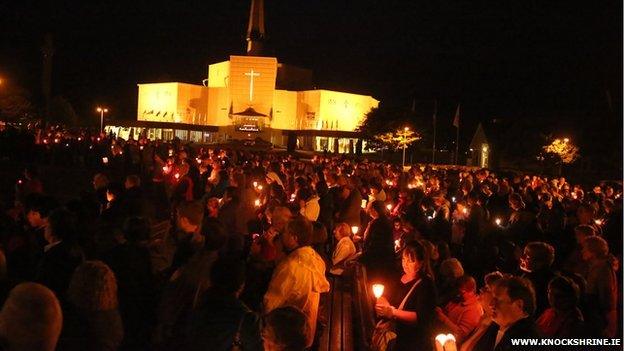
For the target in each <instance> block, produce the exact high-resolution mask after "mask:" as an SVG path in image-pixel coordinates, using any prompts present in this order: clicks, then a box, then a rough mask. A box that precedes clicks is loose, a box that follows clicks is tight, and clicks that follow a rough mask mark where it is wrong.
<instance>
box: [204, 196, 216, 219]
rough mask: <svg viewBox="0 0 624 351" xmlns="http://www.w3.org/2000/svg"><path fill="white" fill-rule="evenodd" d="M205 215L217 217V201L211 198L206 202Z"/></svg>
mask: <svg viewBox="0 0 624 351" xmlns="http://www.w3.org/2000/svg"><path fill="white" fill-rule="evenodd" d="M206 211H207V213H206V215H207V216H208V217H213V218H215V217H217V216H218V215H219V199H218V198H216V197H211V198H209V199H208V201H206Z"/></svg>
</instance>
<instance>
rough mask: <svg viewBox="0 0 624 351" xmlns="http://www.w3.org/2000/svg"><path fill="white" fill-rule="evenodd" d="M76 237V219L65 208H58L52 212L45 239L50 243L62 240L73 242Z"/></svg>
mask: <svg viewBox="0 0 624 351" xmlns="http://www.w3.org/2000/svg"><path fill="white" fill-rule="evenodd" d="M75 235H76V217H75V215H74V214H73V213H71V212H70V211H69V210H67V209H65V208H57V209H55V210H54V211H52V212H50V215H49V216H48V225H47V226H46V227H45V232H44V237H45V239H46V241H47V242H48V243H50V244H51V243H55V242H58V241H61V240H68V241H72V240H74V239H75Z"/></svg>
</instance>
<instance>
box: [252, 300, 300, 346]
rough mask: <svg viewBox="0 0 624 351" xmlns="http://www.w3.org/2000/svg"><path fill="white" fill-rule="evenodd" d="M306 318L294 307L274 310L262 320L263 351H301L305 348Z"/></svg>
mask: <svg viewBox="0 0 624 351" xmlns="http://www.w3.org/2000/svg"><path fill="white" fill-rule="evenodd" d="M306 328H307V327H306V316H305V314H304V313H303V312H301V311H300V310H299V309H297V308H296V307H292V306H287V307H280V308H276V309H274V310H273V311H271V312H269V314H267V315H266V317H265V318H264V327H263V328H262V343H263V346H264V350H265V351H303V350H305V348H306V344H307V340H306Z"/></svg>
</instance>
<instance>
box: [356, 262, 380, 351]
mask: <svg viewBox="0 0 624 351" xmlns="http://www.w3.org/2000/svg"><path fill="white" fill-rule="evenodd" d="M374 300H375V298H374V297H373V296H372V295H371V288H370V284H369V283H368V277H367V274H366V267H364V266H363V265H361V264H358V265H356V266H355V267H354V273H353V301H354V311H353V312H354V314H353V315H354V319H355V323H356V325H357V326H358V328H357V329H356V330H355V332H356V334H357V335H356V341H355V342H356V344H357V346H358V347H357V349H358V350H370V349H371V345H370V342H371V339H372V336H373V331H374V330H375V306H374Z"/></svg>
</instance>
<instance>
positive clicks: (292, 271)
mask: <svg viewBox="0 0 624 351" xmlns="http://www.w3.org/2000/svg"><path fill="white" fill-rule="evenodd" d="M327 291H329V282H328V281H327V279H326V278H325V262H323V259H322V258H321V257H320V256H319V255H318V254H317V253H316V251H314V249H312V248H311V247H309V246H304V247H300V248H298V249H296V250H295V251H293V252H291V253H290V254H289V255H288V256H286V258H284V260H283V261H282V262H280V263H279V265H278V266H277V267H276V268H275V271H274V272H273V276H272V277H271V282H270V283H269V289H268V290H267V292H266V294H265V295H264V309H265V312H266V313H269V312H271V311H272V310H274V309H276V308H278V307H285V306H294V307H297V308H299V309H300V310H301V311H303V313H304V314H305V315H306V340H307V346H308V347H309V346H311V345H312V342H313V341H314V335H315V332H316V317H317V315H318V307H319V299H320V294H321V293H324V292H327Z"/></svg>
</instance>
